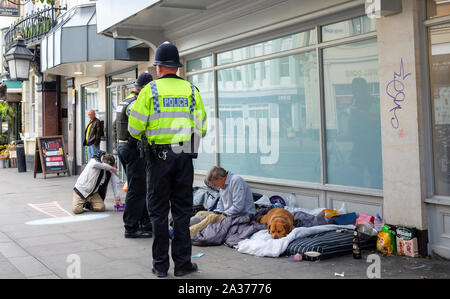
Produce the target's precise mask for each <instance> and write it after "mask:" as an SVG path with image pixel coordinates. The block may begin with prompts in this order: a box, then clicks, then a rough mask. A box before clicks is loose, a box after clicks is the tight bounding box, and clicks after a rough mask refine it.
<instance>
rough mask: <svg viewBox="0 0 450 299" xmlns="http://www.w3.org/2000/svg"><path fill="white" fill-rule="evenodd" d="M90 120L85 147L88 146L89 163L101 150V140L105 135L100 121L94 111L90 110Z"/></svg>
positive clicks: (86, 131) (85, 133) (85, 134)
mask: <svg viewBox="0 0 450 299" xmlns="http://www.w3.org/2000/svg"><path fill="white" fill-rule="evenodd" d="M88 116H89V119H90V120H91V121H90V122H89V124H88V125H87V127H86V130H85V131H84V141H83V145H84V146H87V154H88V157H87V160H88V162H89V161H90V160H91V159H92V157H93V156H94V155H96V154H97V153H98V151H99V150H100V138H101V137H102V135H103V128H102V124H101V122H100V120H99V119H98V118H97V117H96V116H95V111H94V110H92V109H91V110H89V112H88Z"/></svg>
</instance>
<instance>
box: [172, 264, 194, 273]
mask: <svg viewBox="0 0 450 299" xmlns="http://www.w3.org/2000/svg"><path fill="white" fill-rule="evenodd" d="M197 271H198V267H197V264H196V263H192V264H191V266H190V267H186V268H184V269H182V270H178V271H175V276H184V275H188V274H190V273H194V272H197Z"/></svg>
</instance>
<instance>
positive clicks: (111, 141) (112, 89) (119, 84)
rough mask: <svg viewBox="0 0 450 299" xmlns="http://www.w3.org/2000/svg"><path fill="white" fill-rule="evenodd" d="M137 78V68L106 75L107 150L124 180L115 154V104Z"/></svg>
mask: <svg viewBox="0 0 450 299" xmlns="http://www.w3.org/2000/svg"><path fill="white" fill-rule="evenodd" d="M136 78H137V68H133V69H131V70H126V71H124V72H121V73H116V74H111V75H109V76H108V77H107V81H106V82H107V93H108V101H107V103H108V108H107V113H108V117H107V130H106V132H107V151H108V152H110V153H112V154H113V155H114V157H115V158H116V161H117V162H116V166H117V168H118V171H119V178H120V179H121V180H122V181H124V180H125V179H126V176H125V172H124V169H123V166H122V164H121V163H120V162H119V158H118V155H117V138H116V132H115V121H116V116H117V114H116V112H117V106H118V105H119V103H120V102H121V101H123V100H124V99H125V98H126V97H127V96H129V95H130V93H131V91H133V88H134V86H133V83H134V82H135V81H136Z"/></svg>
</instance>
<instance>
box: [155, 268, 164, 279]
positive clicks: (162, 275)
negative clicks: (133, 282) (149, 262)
mask: <svg viewBox="0 0 450 299" xmlns="http://www.w3.org/2000/svg"><path fill="white" fill-rule="evenodd" d="M152 273H153V274H155V275H156V276H157V277H160V278H162V277H167V272H160V271H158V270H156V269H155V268H152Z"/></svg>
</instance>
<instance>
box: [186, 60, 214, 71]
mask: <svg viewBox="0 0 450 299" xmlns="http://www.w3.org/2000/svg"><path fill="white" fill-rule="evenodd" d="M210 67H212V57H211V56H206V57H202V58H197V59H193V60H189V61H188V62H187V71H188V72H193V71H199V70H203V69H207V68H210Z"/></svg>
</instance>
